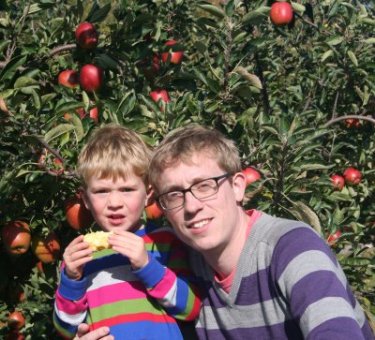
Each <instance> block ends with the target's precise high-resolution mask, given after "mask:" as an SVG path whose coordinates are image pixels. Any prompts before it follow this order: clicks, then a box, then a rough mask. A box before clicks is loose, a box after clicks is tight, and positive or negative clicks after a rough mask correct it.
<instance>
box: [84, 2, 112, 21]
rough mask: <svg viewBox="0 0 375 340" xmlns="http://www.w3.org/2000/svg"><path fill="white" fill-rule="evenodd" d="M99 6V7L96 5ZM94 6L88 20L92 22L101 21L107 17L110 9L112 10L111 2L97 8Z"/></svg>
mask: <svg viewBox="0 0 375 340" xmlns="http://www.w3.org/2000/svg"><path fill="white" fill-rule="evenodd" d="M96 8H98V7H96ZM96 8H95V7H93V10H92V11H91V12H90V14H89V15H88V17H87V19H86V20H87V21H89V22H91V23H95V22H100V21H103V20H104V19H105V17H106V16H107V15H108V13H109V11H110V10H111V4H110V3H109V4H106V5H104V6H103V7H102V8H99V9H96Z"/></svg>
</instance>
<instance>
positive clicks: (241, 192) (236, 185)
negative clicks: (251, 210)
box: [232, 172, 246, 203]
mask: <svg viewBox="0 0 375 340" xmlns="http://www.w3.org/2000/svg"><path fill="white" fill-rule="evenodd" d="M232 186H233V190H234V195H235V197H236V201H237V202H238V203H241V202H242V201H243V199H244V197H245V190H246V177H245V175H244V174H243V173H242V172H236V173H235V174H234V175H233V176H232Z"/></svg>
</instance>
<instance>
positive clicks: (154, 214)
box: [145, 202, 163, 220]
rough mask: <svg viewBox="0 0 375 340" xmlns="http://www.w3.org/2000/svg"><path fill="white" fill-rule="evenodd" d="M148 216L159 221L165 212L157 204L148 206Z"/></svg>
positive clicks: (146, 209)
mask: <svg viewBox="0 0 375 340" xmlns="http://www.w3.org/2000/svg"><path fill="white" fill-rule="evenodd" d="M145 211H146V216H147V218H148V219H150V220H154V219H157V218H159V217H161V216H162V215H163V210H161V209H160V208H159V206H158V204H157V203H156V202H154V203H152V204H150V205H148V206H147V207H146V208H145Z"/></svg>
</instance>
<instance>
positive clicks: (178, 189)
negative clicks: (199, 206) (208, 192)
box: [160, 176, 210, 195]
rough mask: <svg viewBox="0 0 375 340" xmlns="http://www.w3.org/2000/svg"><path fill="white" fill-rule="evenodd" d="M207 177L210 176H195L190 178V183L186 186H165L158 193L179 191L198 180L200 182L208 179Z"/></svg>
mask: <svg viewBox="0 0 375 340" xmlns="http://www.w3.org/2000/svg"><path fill="white" fill-rule="evenodd" d="M209 178H210V177H206V176H203V177H196V178H194V179H193V180H192V182H191V184H190V185H189V186H188V187H186V188H184V187H182V186H180V185H171V186H170V187H168V186H167V187H166V188H164V190H163V192H162V193H161V194H160V195H163V194H166V193H168V192H171V191H181V190H185V189H187V188H189V187H191V186H192V185H194V184H196V183H199V182H202V181H204V180H206V179H209Z"/></svg>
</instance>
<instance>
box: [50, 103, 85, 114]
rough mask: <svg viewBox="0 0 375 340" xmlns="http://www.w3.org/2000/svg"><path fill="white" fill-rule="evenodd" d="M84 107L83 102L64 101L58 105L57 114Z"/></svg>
mask: <svg viewBox="0 0 375 340" xmlns="http://www.w3.org/2000/svg"><path fill="white" fill-rule="evenodd" d="M80 107H82V102H76V101H74V102H67V103H62V104H61V105H58V106H56V108H55V114H60V113H65V112H72V111H74V112H75V110H76V109H78V108H80Z"/></svg>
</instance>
